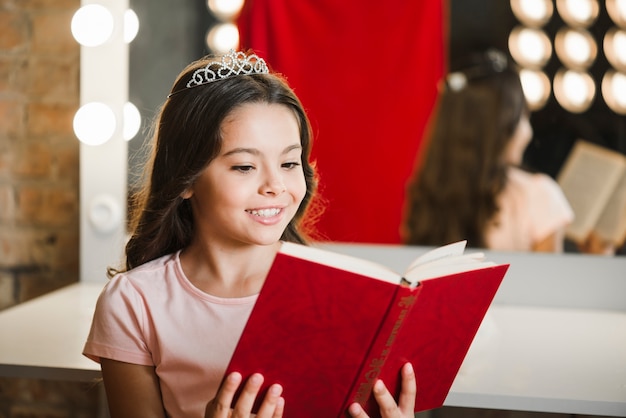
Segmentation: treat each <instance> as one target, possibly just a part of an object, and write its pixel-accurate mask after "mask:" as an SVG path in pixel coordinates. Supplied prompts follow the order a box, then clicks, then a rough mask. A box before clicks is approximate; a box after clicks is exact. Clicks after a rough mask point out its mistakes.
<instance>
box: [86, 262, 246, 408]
mask: <svg viewBox="0 0 626 418" xmlns="http://www.w3.org/2000/svg"><path fill="white" fill-rule="evenodd" d="M257 297H258V295H253V296H248V297H243V298H218V297H215V296H211V295H209V294H207V293H204V292H202V291H201V290H199V289H198V288H196V287H195V286H193V285H192V284H191V282H190V281H189V280H188V279H187V278H186V277H185V274H184V273H183V270H182V268H181V265H180V259H179V253H175V254H171V255H168V256H164V257H161V258H159V259H156V260H154V261H151V262H149V263H146V264H144V265H142V266H140V267H138V268H136V269H134V270H131V271H129V272H126V273H122V274H119V275H117V276H115V277H114V278H112V279H111V280H110V281H109V282H108V283H107V284H106V286H105V288H104V289H103V291H102V293H101V295H100V297H99V299H98V303H97V305H96V311H95V314H94V318H93V322H92V325H91V331H90V333H89V337H88V338H87V342H86V343H85V348H84V351H83V354H84V355H86V356H87V357H89V358H91V359H93V360H95V361H98V362H99V360H100V358H109V359H113V360H118V361H122V362H126V363H133V364H139V365H145V366H155V367H156V373H157V375H158V376H159V380H160V385H161V394H162V397H163V404H164V406H165V409H166V411H167V414H168V415H169V416H171V417H176V418H179V417H180V418H182V417H194V418H197V417H201V416H204V410H205V408H206V404H207V402H208V401H209V400H211V399H212V398H213V397H214V396H215V393H216V392H217V389H218V386H219V384H220V383H221V380H222V378H223V376H224V371H225V369H226V366H227V365H228V362H229V361H230V358H231V356H232V353H233V351H234V349H235V346H236V344H237V341H238V340H239V337H240V336H241V333H242V331H243V327H244V326H245V324H246V321H247V320H248V317H249V316H250V312H251V311H252V307H253V306H254V303H255V302H256V299H257Z"/></svg>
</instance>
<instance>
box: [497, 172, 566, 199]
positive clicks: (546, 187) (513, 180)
mask: <svg viewBox="0 0 626 418" xmlns="http://www.w3.org/2000/svg"><path fill="white" fill-rule="evenodd" d="M508 179H509V183H510V184H511V185H513V186H515V187H517V188H521V189H523V190H526V191H527V192H528V193H531V194H535V193H539V194H541V193H552V192H554V191H557V190H559V185H558V183H557V182H556V180H554V179H553V178H552V177H550V176H549V175H547V174H545V173H535V172H530V171H526V170H524V169H521V168H518V167H510V168H509V173H508Z"/></svg>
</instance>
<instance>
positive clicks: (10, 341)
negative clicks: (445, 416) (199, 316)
mask: <svg viewBox="0 0 626 418" xmlns="http://www.w3.org/2000/svg"><path fill="white" fill-rule="evenodd" d="M102 286H103V284H102V283H88V282H87V283H84V282H83V283H76V284H73V285H70V286H68V287H65V288H63V289H60V290H57V291H55V292H52V293H50V294H48V295H45V296H42V297H40V298H37V299H34V300H31V301H29V302H26V303H23V304H20V305H17V306H16V307H13V308H9V309H7V310H4V311H2V312H0V336H1V338H0V376H9V377H32V378H45V379H54V380H68V379H69V380H79V381H90V380H92V379H94V378H98V377H99V376H100V371H99V370H100V369H99V365H98V364H96V363H94V362H92V361H91V360H89V359H87V358H85V357H84V356H82V355H81V351H82V347H83V344H84V341H85V338H86V336H87V333H88V331H89V325H90V323H91V316H92V314H93V309H94V306H95V302H96V299H97V296H98V294H99V293H100V290H101V288H102ZM445 404H446V405H448V406H461V407H477V408H496V409H510V410H526V411H543V412H559V413H571V414H588V415H606V416H622V417H623V416H626V312H624V311H608V310H607V311H603V310H596V309H566V308H545V307H533V306H514V305H499V304H495V305H492V307H491V308H490V310H489V312H488V314H487V317H486V320H485V321H484V322H483V325H482V326H481V329H480V330H479V333H478V334H477V337H476V339H475V341H474V344H473V345H472V348H471V349H470V352H469V353H468V355H467V357H466V359H465V362H464V363H463V366H462V368H461V371H460V372H459V375H458V377H457V379H456V380H455V382H454V385H453V387H452V390H451V391H450V394H449V395H448V398H447V400H446V403H445Z"/></svg>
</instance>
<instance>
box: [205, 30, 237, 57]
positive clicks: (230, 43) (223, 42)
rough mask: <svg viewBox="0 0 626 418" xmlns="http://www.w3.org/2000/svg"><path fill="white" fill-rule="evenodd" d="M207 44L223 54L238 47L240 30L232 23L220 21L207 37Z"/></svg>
mask: <svg viewBox="0 0 626 418" xmlns="http://www.w3.org/2000/svg"><path fill="white" fill-rule="evenodd" d="M206 43H207V46H208V47H209V48H210V49H211V50H212V51H214V52H216V53H218V54H223V53H226V52H228V51H229V50H231V49H236V48H237V45H238V44H239V30H238V29H237V26H236V25H234V24H232V23H220V24H218V25H215V26H214V27H213V28H211V30H209V33H208V34H207V37H206Z"/></svg>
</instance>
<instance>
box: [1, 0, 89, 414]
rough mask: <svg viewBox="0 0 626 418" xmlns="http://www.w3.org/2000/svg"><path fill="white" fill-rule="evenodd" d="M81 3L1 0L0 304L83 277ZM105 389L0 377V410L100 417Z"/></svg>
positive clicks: (11, 303) (12, 302) (19, 412)
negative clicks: (76, 33)
mask: <svg viewBox="0 0 626 418" xmlns="http://www.w3.org/2000/svg"><path fill="white" fill-rule="evenodd" d="M78 7H80V0H0V310H1V309H5V308H8V307H11V306H13V305H16V304H18V303H20V302H24V301H26V300H28V299H32V298H34V297H36V296H39V295H41V294H43V293H46V292H49V291H51V290H54V289H56V288H59V287H61V286H64V285H67V284H69V283H72V282H76V281H77V280H78V274H79V273H78V241H79V234H78V225H79V219H78V215H79V212H78V180H79V179H78V150H79V146H78V141H77V140H76V138H75V136H74V134H73V131H72V118H73V116H74V113H75V112H76V110H77V109H78V105H79V53H80V50H79V47H78V45H77V44H76V42H75V41H74V39H73V38H72V35H71V32H70V21H71V18H72V15H73V13H74V12H75V10H76V9H77V8H78ZM0 338H2V337H0ZM42 349H45V348H44V347H42ZM100 394H101V393H100V392H99V391H98V388H97V387H95V386H94V385H92V384H87V385H85V384H83V383H75V382H56V381H45V380H35V379H16V378H0V418H44V417H45V418H87V417H95V416H96V415H97V410H98V409H97V408H98V401H99V396H100Z"/></svg>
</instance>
